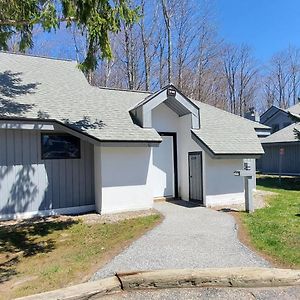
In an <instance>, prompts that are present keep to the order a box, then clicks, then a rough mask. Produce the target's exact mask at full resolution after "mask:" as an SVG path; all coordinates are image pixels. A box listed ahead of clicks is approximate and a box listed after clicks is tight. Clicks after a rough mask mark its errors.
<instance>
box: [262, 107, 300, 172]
mask: <svg viewBox="0 0 300 300" xmlns="http://www.w3.org/2000/svg"><path fill="white" fill-rule="evenodd" d="M291 116H293V117H295V118H299V120H300V103H298V104H296V105H294V106H292V107H290V108H288V109H281V108H278V107H276V106H272V107H270V108H269V109H268V110H267V111H266V112H265V113H263V114H262V115H261V116H260V122H261V123H262V124H264V125H267V126H269V127H271V129H272V130H271V133H272V134H271V135H269V136H268V137H265V138H262V139H261V143H262V146H263V148H264V151H265V154H264V155H263V156H262V157H261V158H260V159H258V160H257V164H256V165H257V170H258V171H260V172H262V173H264V174H283V175H293V176H294V175H296V176H298V175H300V141H299V140H297V138H296V136H295V133H294V129H295V128H297V129H298V130H299V129H300V124H299V123H298V124H297V123H295V120H293V118H291Z"/></svg>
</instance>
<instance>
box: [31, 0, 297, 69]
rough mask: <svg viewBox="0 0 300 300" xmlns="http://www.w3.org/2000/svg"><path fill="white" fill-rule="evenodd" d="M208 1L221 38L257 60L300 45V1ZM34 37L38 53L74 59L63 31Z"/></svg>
mask: <svg viewBox="0 0 300 300" xmlns="http://www.w3.org/2000/svg"><path fill="white" fill-rule="evenodd" d="M149 1H151V0H149ZM191 1H192V0H191ZM195 1H199V0H195ZM208 1H212V2H211V3H213V9H214V17H215V18H214V19H215V21H216V23H217V27H218V32H219V35H220V37H221V38H223V39H224V40H225V41H226V42H230V43H234V44H241V43H245V44H247V45H249V46H250V47H251V48H252V50H253V52H254V55H255V57H256V58H257V59H258V61H259V62H260V63H266V62H267V61H268V60H269V59H270V58H271V57H272V55H273V54H274V53H276V52H278V51H281V50H284V49H286V48H288V47H289V45H291V46H295V47H299V48H300V0H208ZM62 27H64V26H62ZM37 40H38V41H39V42H41V41H43V45H39V49H38V52H39V53H40V54H45V55H50V56H53V57H61V58H71V59H75V51H74V47H73V41H72V37H71V36H70V35H68V34H65V30H59V31H58V32H57V33H56V34H54V33H53V32H52V33H51V34H45V33H44V34H43V33H40V34H38V35H37V36H36V41H37ZM37 44H39V43H37ZM47 44H49V45H51V46H52V47H47ZM66 45H68V47H66ZM70 45H71V47H69V46H70ZM41 48H42V49H41ZM51 48H52V49H51ZM43 50H44V51H43ZM43 52H45V53H43Z"/></svg>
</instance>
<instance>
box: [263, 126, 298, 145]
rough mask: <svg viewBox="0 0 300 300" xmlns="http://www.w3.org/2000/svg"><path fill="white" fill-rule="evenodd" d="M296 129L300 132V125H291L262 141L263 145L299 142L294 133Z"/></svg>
mask: <svg viewBox="0 0 300 300" xmlns="http://www.w3.org/2000/svg"><path fill="white" fill-rule="evenodd" d="M294 128H297V129H298V130H300V124H299V123H297V124H291V125H289V126H287V127H285V128H283V129H281V130H279V131H277V132H275V133H273V134H271V135H269V136H268V137H266V138H263V139H262V141H261V142H262V144H268V143H289V142H299V143H300V141H299V140H297V138H296V136H295V133H294Z"/></svg>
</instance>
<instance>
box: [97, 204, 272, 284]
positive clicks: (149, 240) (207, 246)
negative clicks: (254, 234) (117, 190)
mask: <svg viewBox="0 0 300 300" xmlns="http://www.w3.org/2000/svg"><path fill="white" fill-rule="evenodd" d="M187 204H188V202H185V201H179V200H178V201H174V202H159V203H155V206H154V207H155V208H156V209H157V210H158V211H160V212H161V213H162V214H163V215H164V216H165V219H164V221H163V222H162V223H161V224H160V225H158V226H157V227H156V228H154V229H153V230H151V231H150V232H148V233H147V234H145V235H144V236H142V237H141V238H140V239H138V240H137V241H135V242H134V243H133V244H131V245H130V246H129V247H128V248H127V249H125V250H124V251H123V252H122V253H120V254H119V255H117V256H116V257H115V258H113V259H112V260H111V261H110V262H109V263H108V264H107V265H105V266H104V267H103V268H101V269H100V270H98V271H97V272H96V273H95V274H94V276H93V277H92V280H95V279H99V278H104V277H107V276H111V275H113V274H114V273H115V272H125V271H136V270H154V269H178V268H180V269H181V268H182V269H184V268H210V267H248V266H249V267H250V266H251V267H255V266H256V267H268V266H269V264H268V263H267V262H266V261H265V260H264V259H262V258H261V257H259V256H258V255H256V254H255V253H253V252H252V251H251V250H250V249H248V248H247V247H246V246H244V245H243V244H241V243H240V242H239V240H238V239H237V232H236V224H235V221H234V218H233V217H232V216H231V215H230V214H228V213H225V212H218V211H215V210H212V209H209V208H204V207H199V206H190V205H187Z"/></svg>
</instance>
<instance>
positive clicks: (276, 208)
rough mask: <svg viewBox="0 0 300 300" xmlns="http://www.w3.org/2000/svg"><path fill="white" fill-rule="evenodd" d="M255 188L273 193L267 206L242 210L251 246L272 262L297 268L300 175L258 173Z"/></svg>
mask: <svg viewBox="0 0 300 300" xmlns="http://www.w3.org/2000/svg"><path fill="white" fill-rule="evenodd" d="M257 189H260V190H265V191H271V192H274V193H276V195H272V196H269V198H268V199H267V202H268V205H269V206H268V207H265V208H263V209H258V210H256V211H255V212H254V213H253V214H245V213H243V214H241V216H242V222H243V224H244V225H245V227H246V229H247V232H248V233H249V235H250V240H251V243H252V244H253V245H254V247H255V248H256V249H258V250H260V251H262V252H264V253H266V254H267V255H269V256H270V257H271V258H272V260H273V261H275V263H278V264H279V265H282V266H286V267H293V268H300V179H299V178H298V179H295V178H282V181H281V184H280V183H279V180H278V177H271V176H260V177H258V179H257Z"/></svg>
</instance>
